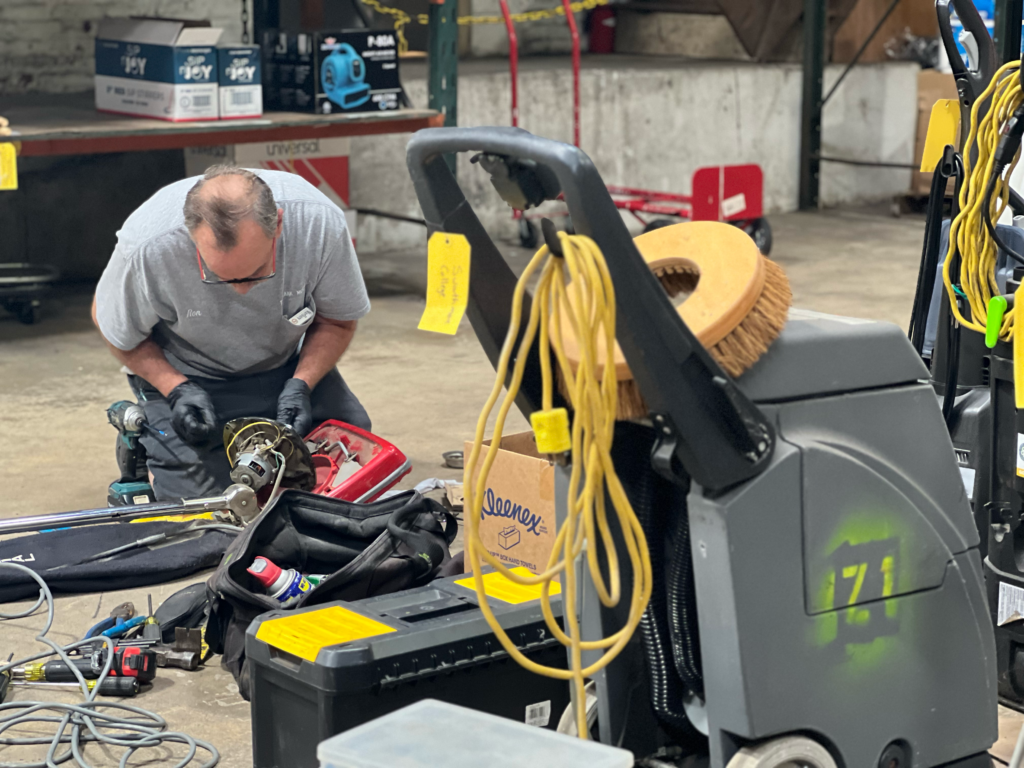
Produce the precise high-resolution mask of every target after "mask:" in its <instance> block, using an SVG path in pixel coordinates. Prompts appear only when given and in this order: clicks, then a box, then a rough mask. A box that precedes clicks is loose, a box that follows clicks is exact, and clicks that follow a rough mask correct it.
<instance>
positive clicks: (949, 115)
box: [921, 99, 960, 173]
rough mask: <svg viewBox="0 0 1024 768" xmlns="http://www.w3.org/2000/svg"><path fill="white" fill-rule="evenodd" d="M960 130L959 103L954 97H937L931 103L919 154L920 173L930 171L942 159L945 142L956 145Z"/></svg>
mask: <svg viewBox="0 0 1024 768" xmlns="http://www.w3.org/2000/svg"><path fill="white" fill-rule="evenodd" d="M959 132H960V104H959V102H957V100H956V99H939V100H938V101H936V102H935V103H934V104H933V105H932V114H931V116H930V117H929V118H928V133H927V135H926V136H925V139H924V152H923V153H922V155H921V173H931V172H932V171H934V170H935V166H937V165H938V164H939V161H940V160H941V159H942V150H944V149H945V148H946V145H947V144H952V145H953V146H954V147H955V146H956V136H957V134H958V133H959Z"/></svg>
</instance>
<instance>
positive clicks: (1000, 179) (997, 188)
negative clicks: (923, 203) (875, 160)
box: [942, 61, 1024, 341]
mask: <svg viewBox="0 0 1024 768" xmlns="http://www.w3.org/2000/svg"><path fill="white" fill-rule="evenodd" d="M1019 70H1020V62H1019V61H1011V62H1009V63H1008V64H1004V65H1003V66H1002V67H1000V68H999V70H998V71H997V72H996V74H995V75H994V76H993V78H992V82H991V83H989V86H988V88H986V89H985V91H984V92H983V93H982V94H981V96H979V97H978V98H977V99H976V100H975V102H974V106H973V107H972V108H971V128H970V133H969V134H968V136H967V141H966V142H965V143H964V152H963V159H964V183H963V186H962V187H961V189H960V212H959V213H958V214H957V215H956V217H955V218H954V219H953V221H952V223H951V224H950V230H949V250H948V251H947V253H946V260H945V262H944V264H943V268H942V279H943V282H944V283H945V286H946V291H947V293H948V294H949V304H950V310H951V311H952V312H953V315H954V316H955V317H956V319H957V321H958V322H959V323H960V324H961V325H962V326H963V327H965V328H970V329H971V330H973V331H976V332H978V333H985V324H986V319H987V317H988V302H989V300H990V299H991V298H992V296H994V295H996V294H998V292H999V286H998V284H997V283H996V277H995V268H996V257H997V256H998V252H999V250H998V249H999V247H1000V246H1001V245H1002V246H1003V249H1004V250H1006V252H1007V253H1009V254H1010V255H1011V256H1012V257H1013V258H1015V259H1016V260H1018V261H1024V256H1022V255H1021V254H1017V253H1015V252H1014V251H1013V250H1011V249H1007V248H1006V247H1005V245H1004V244H1001V243H1000V242H999V239H998V235H997V233H996V229H995V226H994V224H993V222H996V221H998V220H999V217H1000V216H1002V214H1003V211H1005V210H1006V208H1007V206H1008V205H1009V203H1010V184H1009V177H1010V175H1011V174H1012V173H1013V169H1014V168H1015V167H1016V166H1017V162H1018V161H1019V159H1020V144H1019V139H1020V134H1019V132H1018V133H1017V135H1016V139H1017V143H1016V146H1013V142H1011V141H1002V139H1003V138H1004V135H1003V132H1004V129H1012V128H1013V127H1015V126H1016V127H1017V128H1018V129H1019V128H1024V125H1019V122H1020V115H1019V114H1018V110H1020V109H1021V107H1022V105H1024V94H1022V91H1021V85H1020V78H1019V77H1018V76H1017V75H1018V72H1019ZM986 103H988V104H989V109H988V112H987V113H986V115H985V117H984V118H983V119H980V120H979V114H980V107H981V106H982V105H983V104H986ZM974 147H976V148H977V160H976V161H975V162H974V163H972V162H971V159H970V158H971V154H972V149H973V148H974ZM1007 150H1009V152H1008V151H1007ZM1007 169H1009V170H1007ZM1004 171H1005V175H1004ZM958 253H959V255H960V265H959V272H960V275H959V276H960V281H959V285H960V288H961V290H962V291H963V296H964V297H965V298H966V300H967V304H968V306H969V308H970V313H969V314H970V319H968V318H967V317H965V313H962V312H961V311H960V307H959V306H958V303H957V296H956V291H955V289H954V281H953V279H952V274H951V267H952V266H953V263H954V260H955V257H956V255H957V254H958ZM1016 314H1017V308H1014V309H1010V310H1008V311H1007V312H1006V313H1005V315H1004V316H1003V323H1002V326H1001V327H1000V331H999V338H1000V339H1002V340H1004V341H1009V340H1010V339H1012V338H1013V328H1014V318H1015V317H1016Z"/></svg>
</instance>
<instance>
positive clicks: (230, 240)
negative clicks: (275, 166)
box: [184, 165, 278, 251]
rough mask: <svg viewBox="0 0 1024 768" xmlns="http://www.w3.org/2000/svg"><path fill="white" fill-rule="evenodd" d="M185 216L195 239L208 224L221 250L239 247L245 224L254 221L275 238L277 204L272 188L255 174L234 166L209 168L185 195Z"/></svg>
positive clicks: (186, 224) (265, 232)
mask: <svg viewBox="0 0 1024 768" xmlns="http://www.w3.org/2000/svg"><path fill="white" fill-rule="evenodd" d="M184 214H185V226H186V227H187V228H188V231H189V233H190V234H191V235H192V236H193V239H194V238H195V234H196V230H197V229H199V228H200V227H202V226H203V225H204V224H205V225H206V226H208V227H209V228H210V230H211V232H212V234H213V237H214V239H215V241H216V244H217V248H218V249H219V250H222V251H228V250H231V249H233V248H234V247H235V246H236V245H237V244H238V232H239V226H240V225H242V223H243V222H246V221H253V222H255V223H256V224H257V225H258V226H259V227H260V229H262V230H263V232H264V234H266V236H267V238H272V237H274V234H275V232H276V230H277V220H278V216H277V203H276V202H274V194H273V193H272V192H271V191H270V187H268V186H267V183H266V182H265V181H263V179H261V178H260V177H259V176H257V175H256V174H255V173H253V172H252V171H247V170H245V169H244V168H238V167H236V166H234V165H214V166H212V167H210V168H209V169H207V171H206V173H205V174H203V178H201V179H200V180H199V181H197V182H196V183H195V185H194V186H193V187H192V189H190V190H189V192H188V194H187V195H186V196H185V208H184Z"/></svg>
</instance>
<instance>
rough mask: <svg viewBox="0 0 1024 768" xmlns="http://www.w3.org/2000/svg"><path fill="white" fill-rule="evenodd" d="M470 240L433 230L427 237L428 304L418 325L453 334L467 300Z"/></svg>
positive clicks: (424, 329) (425, 328)
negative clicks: (428, 237) (428, 238)
mask: <svg viewBox="0 0 1024 768" xmlns="http://www.w3.org/2000/svg"><path fill="white" fill-rule="evenodd" d="M469 255H470V247H469V240H467V239H466V238H465V236H464V235H457V234H451V233H449V232H435V233H434V234H432V235H431V236H430V240H428V241H427V306H426V307H425V308H424V310H423V317H421V318H420V324H419V329H420V330H421V331H432V332H434V333H446V334H448V335H449V336H454V335H455V332H456V331H457V330H459V323H460V322H461V321H462V316H463V315H464V314H465V313H466V304H467V303H468V302H469Z"/></svg>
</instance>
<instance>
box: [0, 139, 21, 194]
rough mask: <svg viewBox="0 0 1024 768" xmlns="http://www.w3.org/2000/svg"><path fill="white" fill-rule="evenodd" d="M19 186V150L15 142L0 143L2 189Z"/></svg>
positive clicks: (0, 184)
mask: <svg viewBox="0 0 1024 768" xmlns="http://www.w3.org/2000/svg"><path fill="white" fill-rule="evenodd" d="M17 188H18V151H17V149H15V146H14V144H13V143H11V142H9V141H5V142H2V143H0V190H5V189H17Z"/></svg>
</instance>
